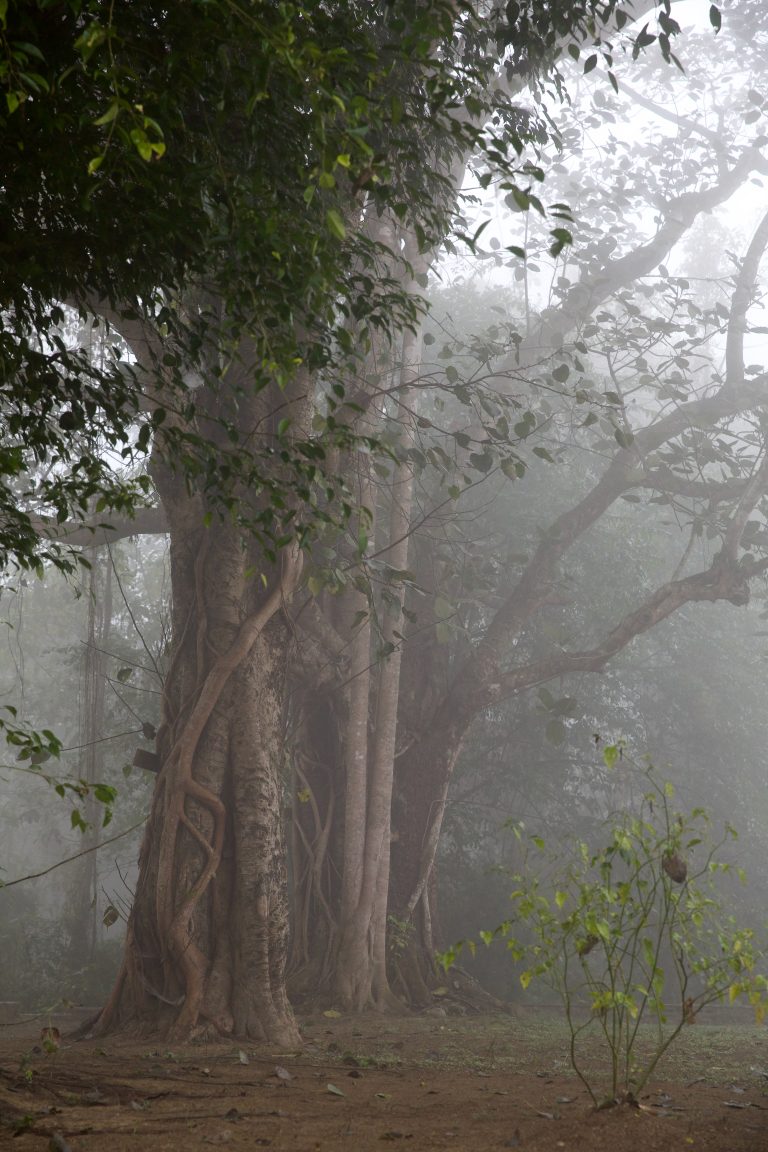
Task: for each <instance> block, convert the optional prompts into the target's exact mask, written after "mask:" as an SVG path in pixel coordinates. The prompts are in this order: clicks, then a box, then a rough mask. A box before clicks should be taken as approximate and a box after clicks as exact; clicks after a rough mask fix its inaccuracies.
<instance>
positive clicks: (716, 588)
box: [488, 552, 768, 704]
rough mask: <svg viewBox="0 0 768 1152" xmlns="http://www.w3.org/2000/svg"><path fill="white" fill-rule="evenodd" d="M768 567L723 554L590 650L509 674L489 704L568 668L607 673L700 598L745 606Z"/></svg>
mask: <svg viewBox="0 0 768 1152" xmlns="http://www.w3.org/2000/svg"><path fill="white" fill-rule="evenodd" d="M766 570H768V560H763V561H760V562H759V563H754V562H752V563H750V564H745V563H741V564H730V563H728V561H727V559H726V558H725V553H722V552H721V553H718V555H717V556H716V558H715V561H714V563H713V564H712V565H711V567H710V568H708V569H706V571H704V572H696V573H695V574H694V575H693V576H686V577H684V579H682V580H671V581H670V582H669V583H667V584H663V585H662V586H661V587H660V588H658V589H657V590H656V591H655V592H654V594H653V595H652V596H651V597H650V598H649V599H648V600H647V601H646V602H645V604H643V605H642V606H641V607H640V608H637V609H635V610H634V611H633V612H629V613H628V614H627V615H626V616H625V617H624V619H623V620H621V622H620V623H619V624H617V625H616V627H615V628H613V629H612V630H611V631H610V632H609V633H608V635H607V636H606V637H605V639H604V640H603V641H602V642H601V643H600V644H598V645H597V646H596V647H595V648H591V649H589V650H587V651H584V652H560V653H557V654H554V655H552V656H548V657H546V659H544V660H539V661H537V662H536V663H535V664H527V665H524V666H523V667H520V668H513V669H511V670H510V671H508V672H505V673H504V674H503V675H502V676H501V677H500V678H499V680H498V682H497V683H495V684H492V685H491V686H490V690H489V693H488V695H489V700H488V703H489V704H490V703H496V702H498V701H499V700H504V699H506V698H507V697H509V696H511V695H513V694H514V693H515V692H520V691H522V690H523V689H526V688H531V687H533V686H534V685H536V684H542V683H544V682H545V681H547V680H551V679H552V678H553V677H555V676H563V675H565V674H566V673H568V672H601V671H602V670H603V668H605V666H606V664H607V663H608V662H609V661H610V660H611V659H612V658H613V657H614V656H615V655H616V654H617V653H618V652H621V651H622V649H624V648H626V646H627V645H628V644H629V643H630V641H631V640H634V639H635V637H636V636H640V635H642V633H643V632H648V631H649V630H650V629H651V628H655V626H656V625H657V624H659V623H661V621H662V620H665V619H666V618H667V617H668V616H671V615H672V614H673V612H676V611H677V610H678V608H681V607H682V606H683V605H684V604H690V603H692V602H694V601H710V602H714V601H716V600H728V601H729V602H730V603H731V604H736V605H737V606H743V605H745V604H747V603H748V602H749V584H750V580H752V579H754V577H755V576H759V575H760V574H761V573H762V572H765V571H766Z"/></svg>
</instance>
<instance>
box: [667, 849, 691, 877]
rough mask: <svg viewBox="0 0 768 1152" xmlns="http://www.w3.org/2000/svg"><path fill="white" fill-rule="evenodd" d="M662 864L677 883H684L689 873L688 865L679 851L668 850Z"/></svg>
mask: <svg viewBox="0 0 768 1152" xmlns="http://www.w3.org/2000/svg"><path fill="white" fill-rule="evenodd" d="M661 866H662V868H663V869H664V871H665V872H666V874H667V876H669V878H670V880H672V881H673V882H674V883H675V884H684V883H685V878H686V876H687V875H688V865H687V864H686V862H685V860H683V858H682V856H678V854H677V852H667V854H666V855H665V856H663V857H662V859H661Z"/></svg>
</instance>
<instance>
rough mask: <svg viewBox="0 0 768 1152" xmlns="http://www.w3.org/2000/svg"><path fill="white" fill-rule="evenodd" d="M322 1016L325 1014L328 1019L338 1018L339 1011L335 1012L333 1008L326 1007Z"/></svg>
mask: <svg viewBox="0 0 768 1152" xmlns="http://www.w3.org/2000/svg"><path fill="white" fill-rule="evenodd" d="M323 1016H327V1017H328V1019H329V1020H340V1019H341V1012H337V1011H336V1009H335V1008H328V1009H326V1011H325V1012H323Z"/></svg>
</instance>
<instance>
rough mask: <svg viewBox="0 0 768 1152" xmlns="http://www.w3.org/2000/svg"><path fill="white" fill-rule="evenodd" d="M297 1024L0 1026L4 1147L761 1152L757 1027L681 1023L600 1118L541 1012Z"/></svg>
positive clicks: (767, 1150)
mask: <svg viewBox="0 0 768 1152" xmlns="http://www.w3.org/2000/svg"><path fill="white" fill-rule="evenodd" d="M55 1023H57V1024H59V1023H60V1022H59V1021H58V1020H56V1021H55ZM61 1023H63V1022H61ZM301 1025H302V1032H303V1035H304V1038H305V1044H304V1047H303V1048H302V1050H301V1051H297V1052H295V1053H286V1052H276V1051H275V1052H272V1051H269V1050H268V1049H256V1048H253V1046H251V1045H239V1044H237V1043H234V1044H211V1043H203V1044H196V1045H189V1046H185V1047H178V1048H177V1047H174V1048H173V1049H172V1050H170V1049H169V1048H166V1047H162V1046H160V1047H157V1046H153V1045H151V1044H148V1043H147V1042H144V1043H143V1044H142V1043H137V1042H135V1041H130V1042H129V1041H128V1040H126V1039H122V1038H121V1039H109V1040H107V1041H100V1042H94V1041H81V1042H77V1043H70V1042H69V1041H68V1040H67V1039H66V1037H64V1038H63V1039H62V1042H61V1047H60V1048H59V1049H58V1050H57V1051H53V1052H46V1051H45V1049H44V1047H43V1045H42V1043H41V1040H40V1021H39V1020H38V1021H37V1022H36V1023H35V1024H34V1025H28V1026H26V1027H22V1028H20V1027H14V1026H6V1027H2V1028H0V1147H7V1148H9V1149H10V1148H14V1149H17V1150H18V1152H35V1150H39V1152H47V1150H48V1149H54V1150H56V1152H65V1150H66V1149H71V1152H138V1150H139V1149H141V1152H166V1150H167V1152H182V1150H184V1152H186V1150H188V1149H196V1148H200V1150H201V1152H204V1149H205V1148H206V1147H208V1146H212V1145H213V1146H218V1145H222V1146H224V1145H226V1146H227V1147H228V1148H229V1149H232V1150H233V1152H235V1150H238V1149H240V1150H243V1152H244V1150H245V1149H248V1150H249V1152H253V1150H254V1149H256V1148H261V1147H264V1148H270V1149H273V1150H274V1152H336V1150H341V1152H372V1150H374V1149H376V1150H377V1152H381V1150H382V1149H383V1148H385V1147H388V1146H389V1145H390V1144H392V1145H394V1146H396V1147H401V1148H403V1149H404V1150H405V1149H409V1148H410V1149H413V1152H417V1150H418V1152H421V1150H422V1149H441V1150H442V1149H445V1150H450V1152H491V1150H495V1149H505V1148H517V1149H520V1152H556V1150H557V1152H559V1150H561V1149H566V1150H568V1152H571V1150H582V1149H588V1150H590V1152H673V1150H674V1152H683V1150H689V1149H693V1150H696V1152H768V1028H765V1027H757V1026H754V1025H733V1024H727V1025H721V1024H707V1023H704V1022H700V1023H696V1024H695V1025H693V1026H691V1027H687V1028H686V1029H685V1030H684V1032H683V1034H682V1035H681V1037H680V1039H679V1041H678V1042H677V1043H676V1045H675V1046H674V1047H673V1048H672V1049H671V1050H670V1052H669V1053H668V1054H667V1055H666V1056H665V1057H664V1059H663V1061H662V1063H661V1064H660V1065H659V1067H658V1069H657V1075H656V1076H655V1078H654V1079H653V1080H652V1081H651V1083H650V1084H649V1086H648V1088H647V1090H646V1091H645V1092H643V1093H642V1095H641V1098H640V1100H639V1107H632V1106H629V1105H626V1104H625V1105H621V1106H618V1107H614V1108H611V1109H608V1110H604V1111H597V1112H596V1111H595V1110H594V1109H593V1108H592V1107H591V1102H590V1098H589V1096H588V1095H587V1093H586V1091H585V1089H584V1087H583V1085H582V1084H581V1082H580V1081H579V1080H578V1079H577V1078H576V1077H575V1076H574V1075H573V1073H572V1072H571V1071H570V1068H569V1063H568V1047H567V1036H566V1030H565V1028H564V1025H563V1023H562V1020H561V1019H559V1018H558V1017H557V1016H556V1015H554V1014H553V1013H551V1012H546V1011H542V1012H537V1011H535V1010H530V1009H526V1010H525V1011H520V1012H518V1013H517V1014H514V1015H509V1016H483V1017H478V1016H465V1017H453V1016H434V1015H422V1016H412V1017H403V1018H399V1019H392V1018H388V1017H387V1018H384V1017H379V1016H365V1017H355V1018H341V1017H336V1016H335V1015H331V1016H327V1015H324V1014H321V1015H315V1016H312V1017H305V1018H303V1019H302V1020H301ZM33 1028H34V1032H33V1030H32V1029H33ZM63 1031H64V1029H63V1028H62V1032H63ZM590 1043H591V1044H593V1045H594V1046H593V1047H592V1048H591V1049H590V1050H588V1052H587V1055H586V1060H587V1065H588V1067H589V1068H590V1069H591V1073H592V1074H594V1075H596V1076H598V1077H599V1076H600V1070H601V1069H603V1070H604V1068H605V1064H604V1061H603V1055H602V1053H601V1052H600V1050H599V1047H598V1046H597V1044H596V1042H592V1041H590ZM52 1138H53V1139H52Z"/></svg>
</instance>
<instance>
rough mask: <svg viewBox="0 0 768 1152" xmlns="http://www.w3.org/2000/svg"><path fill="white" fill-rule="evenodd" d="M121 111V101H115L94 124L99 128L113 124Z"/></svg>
mask: <svg viewBox="0 0 768 1152" xmlns="http://www.w3.org/2000/svg"><path fill="white" fill-rule="evenodd" d="M119 111H120V102H119V100H113V101H112V103H111V104H110V106H109V108H107V110H106V112H105V113H104V114H103V115H102V116H99V118H98V120H94V124H95V125H96V127H97V128H101V127H102V126H103V125H104V124H111V123H112V121H113V120H114V119H115V118H116V117H117V114H118V112H119Z"/></svg>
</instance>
